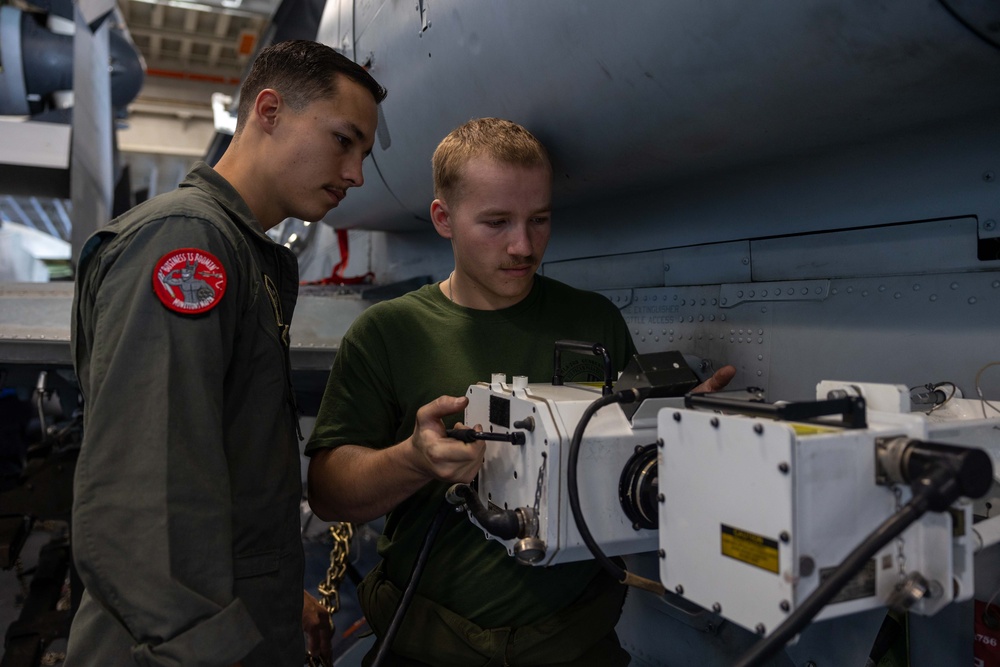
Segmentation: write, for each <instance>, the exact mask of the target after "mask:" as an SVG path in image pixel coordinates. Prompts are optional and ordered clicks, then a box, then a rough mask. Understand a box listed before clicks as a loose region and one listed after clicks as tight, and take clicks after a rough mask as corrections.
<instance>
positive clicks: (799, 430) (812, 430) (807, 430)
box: [792, 424, 843, 435]
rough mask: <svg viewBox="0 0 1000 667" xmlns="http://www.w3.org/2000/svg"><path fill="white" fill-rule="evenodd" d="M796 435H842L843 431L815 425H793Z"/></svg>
mask: <svg viewBox="0 0 1000 667" xmlns="http://www.w3.org/2000/svg"><path fill="white" fill-rule="evenodd" d="M792 429H794V431H795V435H820V434H822V433H840V432H841V431H842V430H843V429H836V428H829V427H827V426H815V425H813V424H792Z"/></svg>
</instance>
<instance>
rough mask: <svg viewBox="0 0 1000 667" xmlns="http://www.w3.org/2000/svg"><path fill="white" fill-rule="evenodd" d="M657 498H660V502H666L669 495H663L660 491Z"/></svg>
mask: <svg viewBox="0 0 1000 667" xmlns="http://www.w3.org/2000/svg"><path fill="white" fill-rule="evenodd" d="M656 499H657V500H658V501H659V502H661V503H665V502H667V497H666V496H665V495H663V494H662V493H658V494H657V495H656Z"/></svg>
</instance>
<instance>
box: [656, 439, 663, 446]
mask: <svg viewBox="0 0 1000 667" xmlns="http://www.w3.org/2000/svg"><path fill="white" fill-rule="evenodd" d="M656 446H657V447H661V448H662V447H663V438H658V439H657V440H656Z"/></svg>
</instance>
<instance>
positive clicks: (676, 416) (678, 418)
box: [674, 412, 681, 422]
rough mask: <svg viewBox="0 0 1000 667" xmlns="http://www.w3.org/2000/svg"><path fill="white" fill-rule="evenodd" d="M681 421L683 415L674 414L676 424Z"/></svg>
mask: <svg viewBox="0 0 1000 667" xmlns="http://www.w3.org/2000/svg"><path fill="white" fill-rule="evenodd" d="M680 420H681V413H679V412H675V413H674V421H675V422H679V421H680Z"/></svg>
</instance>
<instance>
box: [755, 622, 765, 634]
mask: <svg viewBox="0 0 1000 667" xmlns="http://www.w3.org/2000/svg"><path fill="white" fill-rule="evenodd" d="M754 629H755V630H756V631H757V634H758V635H762V634H764V633H765V632H767V628H765V627H764V624H763V623H758V624H757V627H756V628H754Z"/></svg>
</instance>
